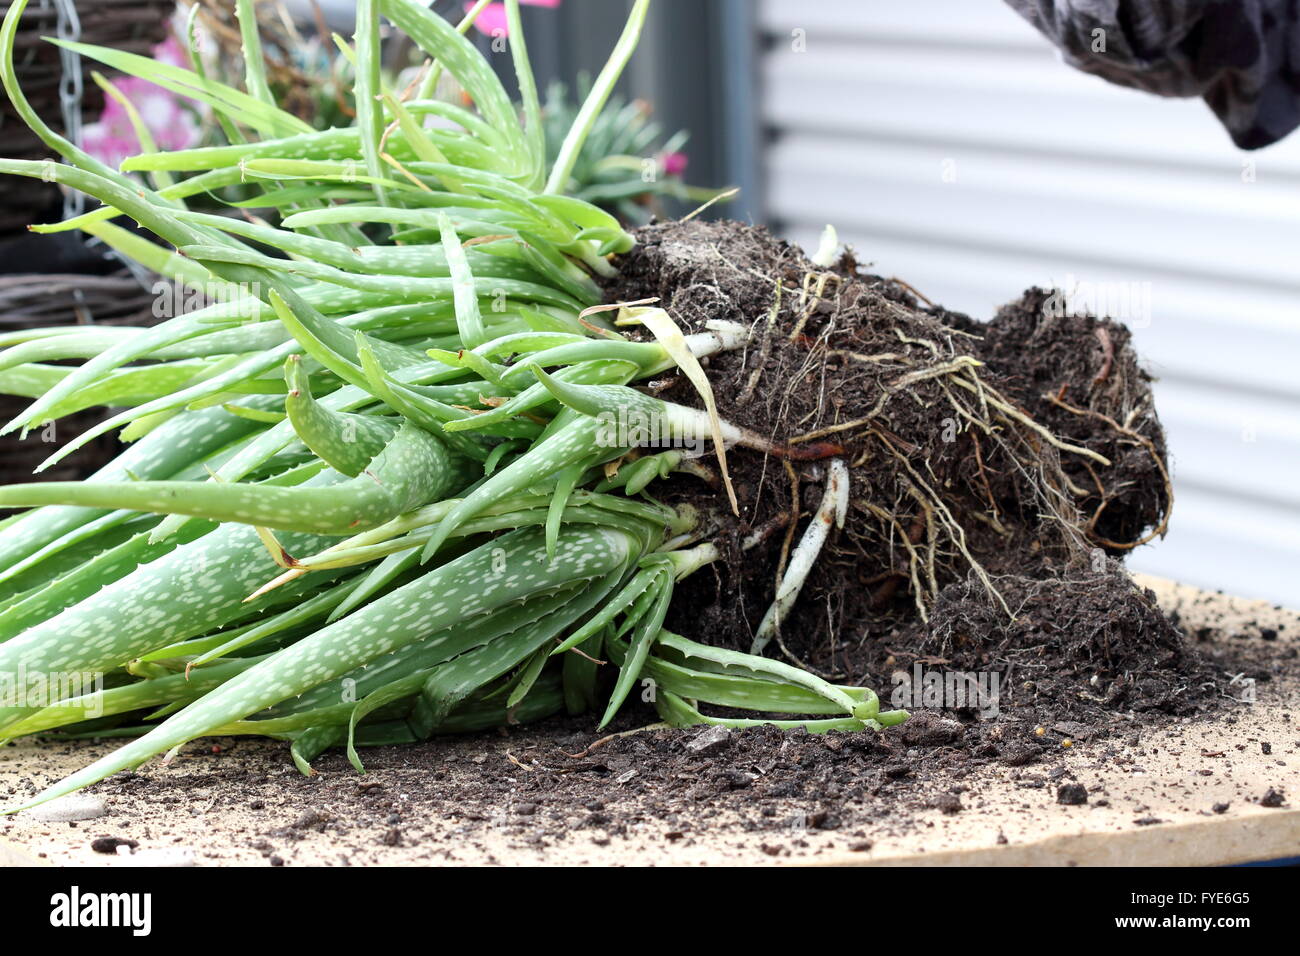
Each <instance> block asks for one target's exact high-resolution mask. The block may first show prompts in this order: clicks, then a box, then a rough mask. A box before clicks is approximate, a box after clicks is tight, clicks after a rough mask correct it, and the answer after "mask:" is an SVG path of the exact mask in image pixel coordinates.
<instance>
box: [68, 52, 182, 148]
mask: <svg viewBox="0 0 1300 956" xmlns="http://www.w3.org/2000/svg"><path fill="white" fill-rule="evenodd" d="M154 59H155V60H157V61H158V62H160V63H170V64H172V65H174V66H184V65H186V62H185V54H184V52H183V51H182V50H181V46H180V42H179V41H178V40H177V39H176V37H175V36H172V37H169V38H168V39H167V40H164V41H163V42H162V43H161V44H159V45H158V46H157V47H156V48H155V49H154ZM113 85H114V86H116V87H117V88H118V90H119V91H120V92H121V93H122V95H123V96H125V97H126V98H127V100H129V101H130V103H131V105H132V106H134V107H135V108H136V111H137V112H138V113H139V114H140V119H141V120H142V121H143V122H144V125H145V127H146V128H147V129H148V130H149V133H150V134H151V135H152V136H153V138H154V142H155V143H156V144H157V146H158V148H159V149H160V150H163V151H168V150H177V149H188V148H189V147H191V146H193V145H195V144H196V143H197V142H198V139H199V126H198V123H197V122H196V120H195V116H194V113H193V111H192V110H191V109H188V108H187V107H186V106H185V105H184V102H183V101H182V99H181V98H180V97H179V96H177V95H176V94H174V93H171V92H168V91H167V90H164V89H163V88H162V87H160V86H155V85H154V84H153V83H150V82H148V81H147V80H142V79H140V78H139V77H135V76H122V77H117V78H115V79H114V80H113ZM81 145H82V148H83V149H85V150H86V152H88V153H90V154H91V155H92V156H94V157H95V158H97V159H99V160H101V161H102V162H104V163H107V164H108V165H109V166H113V167H117V166H120V165H121V163H122V160H124V159H126V157H128V156H134V155H135V154H136V153H138V152H140V140H139V138H138V137H137V136H136V135H135V128H134V127H133V126H132V125H131V118H130V116H129V115H128V114H127V111H126V108H125V107H124V106H122V104H121V103H119V102H118V101H117V100H116V99H114V98H113V97H111V96H107V95H105V98H104V112H103V113H101V114H100V116H99V120H98V121H97V122H95V123H89V124H87V125H86V126H85V127H84V128H83V129H82V131H81Z"/></svg>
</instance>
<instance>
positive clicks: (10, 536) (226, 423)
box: [0, 409, 255, 569]
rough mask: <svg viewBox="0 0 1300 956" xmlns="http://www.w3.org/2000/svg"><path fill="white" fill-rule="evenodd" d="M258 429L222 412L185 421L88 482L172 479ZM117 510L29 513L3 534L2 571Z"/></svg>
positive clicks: (146, 440) (175, 421) (168, 427)
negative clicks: (69, 533) (73, 531)
mask: <svg viewBox="0 0 1300 956" xmlns="http://www.w3.org/2000/svg"><path fill="white" fill-rule="evenodd" d="M254 429H255V426H254V425H253V424H252V423H250V422H247V421H243V420H242V419H239V418H236V417H235V416H233V415H230V414H228V413H226V412H225V411H223V410H221V409H209V410H207V411H202V412H193V413H189V414H187V415H184V416H180V417H178V418H176V419H173V420H172V421H170V422H168V423H167V424H165V425H163V426H162V427H161V428H159V429H156V430H155V431H153V432H151V433H150V434H149V435H148V436H146V437H145V438H143V439H141V440H140V441H138V442H136V443H135V444H133V445H131V446H130V447H128V448H126V449H125V450H124V451H122V452H121V454H119V455H118V456H117V458H115V459H114V460H113V461H111V462H109V463H108V464H107V465H105V466H104V467H103V468H101V469H100V470H99V471H97V472H95V474H93V475H92V476H91V477H90V478H88V479H86V481H87V483H90V484H94V483H103V482H117V481H122V480H124V479H129V478H132V477H136V478H146V479H147V478H166V477H170V476H172V475H174V474H176V473H177V472H178V471H180V470H181V469H182V468H183V467H184V466H186V465H188V464H190V463H191V462H193V461H197V460H201V459H203V458H206V457H207V456H208V455H210V454H212V453H213V452H215V451H217V450H218V449H220V448H222V447H224V446H226V445H227V444H228V443H230V442H231V441H234V440H236V439H239V438H242V437H244V436H246V435H248V434H249V433H250V432H252V431H254ZM110 510H116V509H115V508H82V507H66V508H65V507H59V508H41V509H39V510H36V511H31V512H28V513H26V514H24V515H23V516H22V517H21V518H20V520H19V521H17V522H15V523H14V524H13V525H12V526H10V527H8V528H6V529H5V532H4V534H3V535H0V569H7V568H9V567H11V566H12V565H14V564H16V563H17V562H18V561H21V560H23V559H24V558H26V557H28V556H30V555H32V554H34V553H35V552H36V551H38V550H40V549H41V548H42V547H44V546H45V545H47V544H49V543H50V542H52V541H55V540H57V539H58V538H60V537H61V536H62V535H64V534H66V533H67V532H69V531H72V530H74V529H76V528H79V527H81V526H82V525H84V524H86V523H87V522H89V521H91V520H93V519H95V518H96V517H99V516H101V515H103V514H105V513H106V512H107V511H110Z"/></svg>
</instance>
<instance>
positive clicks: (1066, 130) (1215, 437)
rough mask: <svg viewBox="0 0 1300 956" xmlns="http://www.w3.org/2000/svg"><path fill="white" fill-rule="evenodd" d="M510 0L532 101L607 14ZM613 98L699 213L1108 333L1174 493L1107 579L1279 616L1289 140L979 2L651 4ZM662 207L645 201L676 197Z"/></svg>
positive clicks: (1299, 557) (1296, 200)
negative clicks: (1090, 63)
mask: <svg viewBox="0 0 1300 956" xmlns="http://www.w3.org/2000/svg"><path fill="white" fill-rule="evenodd" d="M203 2H205V3H208V0H203ZM524 2H525V3H526V4H528V5H527V6H526V7H525V9H524V11H523V13H524V27H525V31H526V33H527V37H528V45H529V51H530V54H531V57H532V61H533V65H534V68H535V69H536V71H537V73H538V75H539V80H540V81H541V84H542V85H543V88H544V87H545V85H546V83H547V82H548V81H551V80H558V81H562V82H564V83H566V84H568V86H569V87H570V89H573V88H575V87H580V85H581V77H582V76H583V75H584V74H588V75H589V74H594V73H595V72H596V71H598V70H599V68H600V66H601V65H602V64H603V63H604V60H605V58H606V56H607V55H608V53H609V50H610V48H611V47H612V45H613V43H614V40H615V38H616V37H617V36H618V33H619V31H620V30H621V28H622V24H623V21H624V18H625V16H626V13H627V10H628V8H629V6H630V0H524ZM70 3H71V0H33V2H32V7H33V8H36V7H38V6H40V7H43V8H48V9H50V10H51V11H54V10H55V9H56V8H58V7H61V6H65V5H68V4H70ZM112 3H113V4H117V5H119V6H122V5H126V4H135V5H139V6H153V5H154V4H157V3H158V0H112ZM209 5H211V4H209ZM109 6H110V4H101V3H86V2H82V0H77V2H76V7H77V8H78V9H79V10H82V11H83V12H84V11H91V10H107V9H109ZM216 6H217V7H222V6H226V7H228V6H229V5H228V4H226V5H222V4H216ZM282 6H283V8H284V9H285V10H286V11H287V12H288V14H289V15H290V16H291V17H292V18H293V19H294V20H295V21H297V22H298V24H299V25H300V27H301V29H302V30H303V32H304V34H306V33H307V32H308V28H309V27H310V31H311V33H313V34H318V33H319V31H320V29H321V28H322V27H325V28H328V29H334V30H337V31H338V32H340V33H342V34H344V35H350V34H351V32H352V31H351V20H352V3H351V2H350V0H319V4H318V7H317V6H316V5H314V4H313V3H312V0H283V3H282ZM434 6H435V8H437V9H439V10H440V11H442V12H444V13H446V14H447V15H448V16H449V17H452V18H455V17H457V16H458V15H459V13H460V12H461V10H462V8H463V7H464V6H465V4H463V3H461V2H459V0H438V2H436V3H435V4H434ZM279 9H280V8H279V6H277V7H276V15H277V16H278V15H279ZM51 15H53V14H51ZM141 16H142V17H143V18H144V20H148V21H150V22H153V23H157V22H158V17H157V16H156V15H149V14H142V15H141ZM142 22H143V20H142ZM50 32H53V31H50ZM136 33H139V28H136ZM321 35H323V34H321ZM471 35H472V36H474V37H475V40H476V42H478V43H479V44H480V45H481V46H482V47H483V49H485V50H489V49H491V44H492V42H493V38H492V37H491V36H490V35H489V34H488V33H484V32H482V31H478V32H475V33H473V34H471ZM235 36H236V39H237V31H236V33H235ZM156 39H157V38H156V37H154V38H153V40H152V41H151V42H153V41H156ZM325 46H327V47H328V46H329V44H328V43H325ZM495 62H496V63H498V64H499V69H500V71H501V73H502V76H503V78H504V79H506V81H507V83H510V82H513V78H512V77H511V76H510V74H511V67H510V58H509V55H508V53H505V52H504V47H502V52H501V53H500V55H499V56H497V57H496V58H495ZM21 72H22V71H21V70H20V74H21ZM620 93H621V94H622V96H623V97H625V99H626V100H628V101H630V102H636V101H642V103H641V104H640V106H639V107H638V108H641V109H649V108H652V109H653V119H654V120H655V121H657V122H658V123H659V124H660V126H661V128H662V131H663V136H662V137H661V138H660V139H659V140H657V142H658V143H659V145H658V146H656V147H654V148H656V149H660V150H661V152H660V153H659V154H658V155H659V158H660V160H661V162H660V164H659V165H660V166H661V167H664V168H666V167H667V166H668V165H671V166H672V167H673V168H674V170H675V172H676V174H677V175H678V176H680V178H681V179H682V180H684V181H685V182H689V183H690V184H691V185H693V186H696V187H722V186H737V187H739V188H740V193H739V195H738V196H736V197H735V198H734V199H733V200H732V201H731V202H729V203H727V204H725V205H717V206H715V207H713V208H712V209H711V210H709V213H708V214H710V215H722V216H729V217H734V218H739V219H746V220H750V221H753V222H760V223H766V224H768V225H769V226H770V227H771V228H772V229H773V230H774V231H775V232H777V233H778V234H780V235H783V236H785V237H787V238H790V239H792V240H794V241H797V242H800V243H802V244H804V245H806V246H809V245H810V246H813V247H815V245H816V241H817V238H818V236H819V235H820V233H821V231H822V229H823V228H824V226H825V225H826V224H827V223H832V224H834V225H835V227H836V228H837V229H838V231H839V235H840V238H841V239H842V240H843V241H846V242H848V243H850V244H852V245H853V246H854V247H855V249H856V250H857V253H858V256H859V258H860V259H861V260H862V261H864V262H866V263H871V264H872V269H873V271H876V272H879V273H880V274H883V275H886V276H896V277H899V278H901V279H904V280H906V281H907V282H908V283H909V284H911V285H912V286H913V287H915V288H916V289H917V290H919V291H920V292H921V293H923V294H924V295H925V296H926V297H928V298H929V299H931V300H933V301H934V302H937V303H942V304H943V305H945V306H947V307H948V308H951V309H955V310H958V311H963V312H967V313H969V314H971V315H974V316H977V317H981V318H988V317H990V316H991V315H992V314H993V313H994V311H995V310H996V309H997V308H998V306H1000V305H1001V304H1003V303H1004V302H1009V301H1011V300H1014V299H1015V298H1017V297H1018V296H1019V294H1020V292H1021V291H1022V290H1023V289H1025V288H1027V287H1029V286H1032V285H1041V286H1059V287H1061V288H1063V289H1064V290H1065V291H1066V292H1067V294H1069V295H1070V296H1071V299H1072V302H1073V304H1074V305H1075V307H1077V308H1079V309H1081V310H1089V311H1095V312H1098V313H1100V314H1109V315H1112V316H1113V317H1115V318H1117V319H1119V320H1121V321H1124V322H1126V323H1127V324H1129V325H1130V327H1132V328H1133V329H1134V334H1135V341H1136V345H1137V347H1138V349H1139V351H1140V352H1141V353H1142V354H1143V355H1144V356H1145V358H1146V361H1147V364H1148V367H1149V369H1150V371H1151V372H1152V373H1153V374H1154V375H1155V376H1156V377H1157V378H1158V379H1159V383H1158V385H1157V386H1156V398H1157V405H1158V409H1159V413H1160V417H1161V418H1162V420H1163V421H1164V423H1165V426H1166V429H1167V431H1168V438H1169V447H1170V450H1171V454H1172V457H1173V466H1174V479H1175V490H1176V498H1177V500H1176V504H1175V508H1174V516H1173V521H1172V524H1171V530H1170V532H1169V534H1168V536H1167V538H1166V539H1165V540H1164V541H1161V542H1157V543H1155V544H1152V545H1148V546H1146V547H1143V548H1141V549H1139V550H1138V551H1137V552H1136V553H1134V554H1133V556H1132V558H1131V559H1130V565H1131V566H1132V567H1133V568H1135V569H1137V570H1142V571H1148V572H1151V573H1154V574H1159V575H1163V576H1167V577H1172V578H1177V579H1179V580H1182V581H1185V582H1187V583H1191V584H1196V585H1200V586H1203V587H1210V588H1219V589H1222V590H1225V591H1230V592H1234V593H1238V594H1242V595H1247V596H1252V597H1262V598H1267V599H1270V600H1273V601H1277V602H1280V603H1285V604H1288V605H1291V606H1293V607H1300V371H1298V369H1300V304H1298V303H1300V268H1298V267H1297V266H1298V264H1300V256H1298V255H1297V254H1298V253H1300V134H1296V135H1293V136H1292V137H1291V138H1290V139H1289V140H1285V141H1283V142H1282V143H1280V144H1278V145H1275V146H1272V147H1269V148H1267V149H1264V150H1260V151H1256V152H1250V153H1247V152H1242V151H1240V150H1238V149H1236V148H1235V147H1234V146H1233V145H1232V143H1231V141H1230V140H1229V138H1228V136H1227V134H1226V133H1225V132H1224V131H1223V130H1222V129H1221V128H1220V126H1219V124H1218V122H1217V121H1216V120H1215V119H1214V117H1213V116H1212V114H1211V113H1210V111H1209V109H1208V108H1207V107H1206V106H1205V105H1204V104H1203V103H1202V102H1200V101H1199V100H1169V99H1160V98H1157V97H1153V96H1150V95H1148V94H1144V93H1139V92H1135V91H1131V90H1126V89H1121V88H1118V87H1113V86H1110V85H1107V84H1106V83H1104V82H1103V81H1101V80H1099V79H1096V78H1094V77H1090V76H1086V75H1084V74H1081V73H1078V72H1076V71H1074V70H1072V69H1070V68H1069V67H1067V66H1065V65H1063V64H1062V63H1061V62H1060V59H1059V57H1058V55H1057V54H1056V52H1055V51H1054V49H1053V48H1052V47H1051V46H1050V45H1049V43H1048V42H1047V41H1046V40H1045V39H1043V38H1042V37H1041V36H1040V35H1039V34H1038V33H1037V32H1036V31H1035V30H1033V29H1032V28H1031V27H1030V26H1029V25H1028V24H1026V23H1025V22H1024V21H1022V20H1021V19H1020V18H1019V17H1018V16H1017V15H1016V14H1015V13H1014V12H1013V11H1012V10H1011V9H1010V8H1009V7H1007V6H1005V4H1003V3H1002V2H1001V0H911V2H909V3H895V2H886V0H655V2H654V5H653V7H652V10H651V14H650V20H649V22H648V25H647V29H646V32H645V35H644V39H643V42H642V45H641V48H640V50H639V52H638V53H637V55H636V57H635V58H634V59H633V61H632V64H631V66H630V68H629V70H628V72H627V74H626V75H625V77H624V80H623V82H622V84H621V89H620ZM324 100H325V97H322V101H324ZM87 121H89V118H87ZM344 121H346V120H344ZM679 129H685V130H688V131H689V133H690V137H689V140H687V141H686V142H685V143H684V144H683V143H682V142H681V141H680V140H674V139H672V134H673V133H674V132H675V131H677V130H679ZM3 131H4V125H3V123H0V133H3ZM0 152H3V150H0ZM669 155H671V163H667V162H666V160H665V157H668V156H669ZM676 195H677V196H678V198H673V195H672V194H669V195H664V196H659V197H656V199H655V202H654V203H653V204H652V205H651V206H648V207H647V208H648V209H650V208H653V209H654V210H658V211H660V212H662V213H669V214H671V213H680V212H684V211H687V210H689V209H691V208H694V207H695V206H697V205H698V204H699V202H698V199H699V197H698V195H696V194H694V193H692V194H689V195H687V194H685V193H684V192H681V191H678V193H676ZM55 218H57V216H55ZM15 255H16V253H12V252H11V253H8V256H9V258H10V260H11V261H16V260H15V258H14V257H15ZM5 256H6V253H5V251H4V248H3V244H2V243H0V272H2V271H9V270H7V269H5V268H4V262H3V261H2V260H3V259H4V258H5ZM0 291H2V290H0Z"/></svg>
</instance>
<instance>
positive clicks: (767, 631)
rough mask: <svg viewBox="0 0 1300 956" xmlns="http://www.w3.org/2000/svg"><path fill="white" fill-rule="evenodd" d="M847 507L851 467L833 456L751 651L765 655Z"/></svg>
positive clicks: (841, 525) (841, 520) (838, 526)
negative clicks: (819, 496) (818, 500)
mask: <svg viewBox="0 0 1300 956" xmlns="http://www.w3.org/2000/svg"><path fill="white" fill-rule="evenodd" d="M848 510H849V468H848V466H847V465H846V464H844V462H843V461H842V460H841V459H839V458H833V459H831V463H830V474H829V475H828V477H827V479H826V492H825V494H823V495H822V503H821V504H820V505H818V507H817V513H816V514H815V515H813V519H812V523H811V524H809V525H808V527H807V529H805V530H804V533H803V537H802V538H800V539H799V544H798V546H797V547H796V548H795V549H794V553H793V554H791V555H790V563H789V565H788V566H787V567H786V569H785V575H784V576H783V577H782V578H781V580H780V581H778V582H777V586H776V598H775V599H774V600H773V601H772V606H771V607H769V608H768V609H767V613H766V614H764V615H763V622H762V623H761V624H759V626H758V633H757V634H755V635H754V643H753V644H752V645H751V646H750V648H749V652H750V653H751V654H762V653H763V648H765V647H766V646H767V644H768V642H769V641H770V640H771V639H772V637H773V635H775V634H776V633H777V632H778V631H780V629H781V621H782V620H783V619H784V618H785V616H786V615H787V614H788V613H789V611H790V608H792V607H793V606H794V602H795V601H796V600H798V598H799V591H800V590H801V589H802V588H803V584H804V581H806V580H807V579H808V574H809V572H810V571H812V568H813V565H814V564H816V562H817V557H818V555H820V554H821V550H822V546H823V545H824V544H825V543H826V538H827V537H828V536H829V535H830V531H831V522H834V523H835V526H836V527H837V528H843V527H844V519H845V517H846V516H847V514H848Z"/></svg>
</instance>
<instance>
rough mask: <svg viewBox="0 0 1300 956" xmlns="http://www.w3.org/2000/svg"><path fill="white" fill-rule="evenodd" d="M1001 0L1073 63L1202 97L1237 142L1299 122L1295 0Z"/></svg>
mask: <svg viewBox="0 0 1300 956" xmlns="http://www.w3.org/2000/svg"><path fill="white" fill-rule="evenodd" d="M1006 2H1007V3H1008V4H1009V5H1010V6H1011V7H1012V8H1013V9H1014V10H1015V11H1016V12H1017V13H1019V14H1020V15H1021V16H1022V17H1024V18H1025V19H1026V20H1028V21H1029V22H1030V23H1032V24H1033V25H1034V26H1035V27H1036V28H1037V29H1038V30H1039V31H1040V32H1041V33H1043V34H1044V35H1045V36H1046V37H1047V38H1048V39H1050V40H1051V41H1052V42H1053V43H1054V44H1056V46H1057V47H1058V48H1060V50H1061V52H1062V54H1063V56H1064V58H1065V61H1066V62H1067V63H1069V64H1070V65H1071V66H1074V67H1077V68H1078V69H1080V70H1083V71H1085V72H1087V73H1093V74H1095V75H1097V76H1100V77H1102V78H1103V79H1106V80H1109V81H1110V82H1112V83H1119V84H1121V85H1123V86H1131V87H1135V88H1137V89H1140V90H1146V91H1147V92H1149V93H1157V94H1159V95H1161V96H1201V97H1204V99H1205V102H1206V103H1208V104H1209V106H1210V109H1212V110H1213V111H1214V113H1215V115H1216V116H1218V117H1219V120H1220V121H1221V122H1222V123H1223V125H1224V126H1225V127H1226V128H1227V130H1228V133H1229V135H1230V136H1231V137H1232V140H1233V142H1234V143H1236V144H1237V145H1238V146H1240V147H1241V148H1242V149H1258V148H1259V147H1261V146H1267V145H1269V144H1270V143H1274V142H1276V141H1277V140H1279V139H1281V138H1282V137H1284V136H1286V135H1287V134H1288V133H1290V132H1291V131H1292V130H1294V129H1295V128H1296V127H1297V126H1300V0H1006ZM1096 31H1101V32H1100V33H1098V32H1096ZM1101 41H1104V48H1101Z"/></svg>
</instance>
